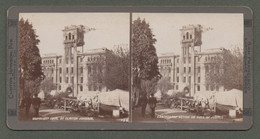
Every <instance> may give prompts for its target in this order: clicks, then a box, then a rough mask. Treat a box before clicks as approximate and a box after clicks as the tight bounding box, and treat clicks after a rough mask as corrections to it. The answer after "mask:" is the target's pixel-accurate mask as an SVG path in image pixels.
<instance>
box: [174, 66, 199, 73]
mask: <svg viewBox="0 0 260 139" xmlns="http://www.w3.org/2000/svg"><path fill="white" fill-rule="evenodd" d="M176 70H177V73H179V72H180V70H179V67H177V68H176ZM183 72H184V73H186V67H184V68H183ZM190 72H191V67H188V73H190ZM197 73H200V67H198V68H197Z"/></svg>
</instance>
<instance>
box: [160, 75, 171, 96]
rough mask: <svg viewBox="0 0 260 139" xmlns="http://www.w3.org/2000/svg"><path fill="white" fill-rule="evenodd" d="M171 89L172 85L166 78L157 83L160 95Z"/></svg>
mask: <svg viewBox="0 0 260 139" xmlns="http://www.w3.org/2000/svg"><path fill="white" fill-rule="evenodd" d="M172 88H173V85H172V84H171V83H170V80H169V78H168V77H163V78H161V79H160V80H159V81H158V84H157V89H159V90H160V91H161V93H162V94H164V93H167V91H168V90H170V89H172Z"/></svg>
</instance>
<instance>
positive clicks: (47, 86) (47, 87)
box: [40, 77, 56, 93]
mask: <svg viewBox="0 0 260 139" xmlns="http://www.w3.org/2000/svg"><path fill="white" fill-rule="evenodd" d="M40 89H41V90H43V92H44V93H50V92H51V91H52V90H55V89H56V85H55V84H54V83H53V79H52V78H50V77H48V78H45V79H44V80H43V81H42V82H41V85H40Z"/></svg>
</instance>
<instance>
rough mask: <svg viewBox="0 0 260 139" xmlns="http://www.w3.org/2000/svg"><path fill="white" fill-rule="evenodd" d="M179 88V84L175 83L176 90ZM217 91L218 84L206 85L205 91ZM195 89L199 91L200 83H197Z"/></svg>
mask: <svg viewBox="0 0 260 139" xmlns="http://www.w3.org/2000/svg"><path fill="white" fill-rule="evenodd" d="M178 89H179V86H178V85H176V90H178ZM214 90H216V91H219V86H218V85H216V86H215V85H206V91H214ZM197 91H200V85H197Z"/></svg>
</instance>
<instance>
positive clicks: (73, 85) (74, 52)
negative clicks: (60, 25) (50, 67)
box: [62, 25, 85, 97]
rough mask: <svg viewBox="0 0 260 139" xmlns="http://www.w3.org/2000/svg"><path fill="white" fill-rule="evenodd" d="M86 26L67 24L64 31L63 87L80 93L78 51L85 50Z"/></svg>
mask: <svg viewBox="0 0 260 139" xmlns="http://www.w3.org/2000/svg"><path fill="white" fill-rule="evenodd" d="M84 30H85V27H84V26H83V25H79V26H75V25H71V26H66V27H65V28H64V30H62V31H63V40H64V41H63V45H64V57H63V60H62V61H63V63H62V71H63V83H64V86H63V88H64V89H66V91H69V92H70V91H73V96H74V97H76V96H77V94H78V78H77V77H78V53H79V52H83V46H84V44H85V42H84V33H85V31H84Z"/></svg>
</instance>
